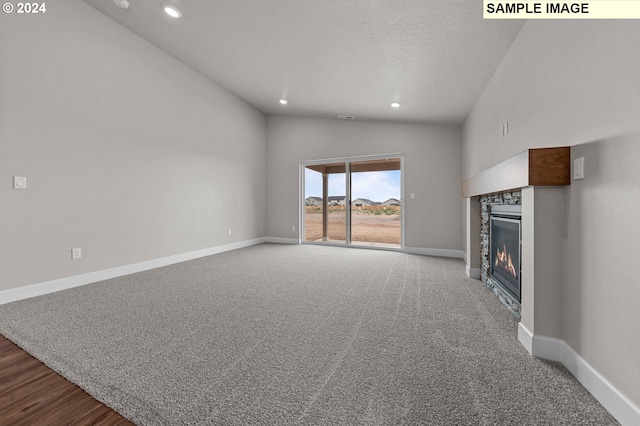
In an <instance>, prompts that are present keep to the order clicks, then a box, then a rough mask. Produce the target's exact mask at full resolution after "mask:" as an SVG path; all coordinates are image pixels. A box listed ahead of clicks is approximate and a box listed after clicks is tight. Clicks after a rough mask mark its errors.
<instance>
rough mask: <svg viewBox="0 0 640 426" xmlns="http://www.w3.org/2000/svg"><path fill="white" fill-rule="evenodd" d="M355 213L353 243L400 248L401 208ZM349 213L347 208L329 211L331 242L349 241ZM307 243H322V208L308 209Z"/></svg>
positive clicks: (365, 209)
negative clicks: (347, 234)
mask: <svg viewBox="0 0 640 426" xmlns="http://www.w3.org/2000/svg"><path fill="white" fill-rule="evenodd" d="M352 209H353V212H352V215H351V241H353V242H372V243H385V244H398V245H400V243H401V232H402V231H401V210H400V209H401V208H400V207H397V206H389V207H383V206H365V207H352ZM347 213H348V210H347V208H346V207H342V206H332V207H329V230H328V237H329V240H338V241H345V240H346V220H347V216H346V215H347ZM305 240H306V241H318V240H322V207H314V206H307V207H306V208H305Z"/></svg>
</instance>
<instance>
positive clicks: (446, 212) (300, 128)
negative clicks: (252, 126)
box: [267, 117, 462, 250]
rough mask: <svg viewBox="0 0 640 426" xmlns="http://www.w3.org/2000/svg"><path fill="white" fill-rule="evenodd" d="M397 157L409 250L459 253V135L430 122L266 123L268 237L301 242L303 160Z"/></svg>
mask: <svg viewBox="0 0 640 426" xmlns="http://www.w3.org/2000/svg"><path fill="white" fill-rule="evenodd" d="M397 152H402V153H404V154H405V163H404V168H405V175H404V176H405V185H404V190H405V200H404V204H405V206H406V210H405V221H406V223H405V230H406V237H405V238H406V239H405V246H406V247H416V248H428V249H446V250H462V243H461V241H462V230H461V229H460V223H461V222H462V215H461V213H460V173H461V169H460V164H461V161H460V129H459V128H458V127H450V126H437V125H427V124H401V123H387V122H371V121H357V120H356V121H346V120H344V121H343V120H338V119H322V118H302V117H269V120H268V164H269V171H268V175H269V180H268V188H269V197H268V199H269V201H268V210H267V217H268V228H267V232H268V235H269V236H270V237H278V238H298V232H297V228H298V214H299V210H300V207H299V206H300V204H299V203H300V201H299V185H298V181H299V166H300V162H301V161H305V160H319V159H327V158H336V157H349V156H360V155H373V154H386V153H397ZM411 192H415V193H416V198H415V199H414V200H411V199H409V194H410V193H411ZM293 225H295V226H296V232H292V231H291V227H292V226H293Z"/></svg>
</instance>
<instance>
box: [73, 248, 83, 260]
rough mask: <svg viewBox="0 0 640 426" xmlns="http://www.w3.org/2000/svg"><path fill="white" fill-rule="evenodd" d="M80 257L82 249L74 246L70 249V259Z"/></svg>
mask: <svg viewBox="0 0 640 426" xmlns="http://www.w3.org/2000/svg"><path fill="white" fill-rule="evenodd" d="M81 257H82V249H81V248H74V249H71V259H80V258H81Z"/></svg>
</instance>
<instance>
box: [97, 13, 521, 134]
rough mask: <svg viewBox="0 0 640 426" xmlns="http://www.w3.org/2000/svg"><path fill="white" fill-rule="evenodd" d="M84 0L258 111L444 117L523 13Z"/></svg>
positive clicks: (464, 98)
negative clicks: (514, 16) (171, 10)
mask: <svg viewBox="0 0 640 426" xmlns="http://www.w3.org/2000/svg"><path fill="white" fill-rule="evenodd" d="M84 1H85V3H87V4H89V5H91V6H92V7H94V8H95V9H97V10H99V11H101V12H102V13H104V14H105V15H107V16H109V17H110V18H112V19H114V20H115V21H117V22H119V23H120V24H122V25H124V26H125V27H127V28H129V29H130V30H131V31H133V32H135V33H137V34H138V35H140V36H141V37H142V38H144V39H146V40H148V41H149V42H151V43H153V44H154V45H156V46H158V47H159V48H161V49H162V50H164V51H165V52H167V53H169V54H170V55H172V56H174V57H175V58H177V59H179V60H180V61H182V62H183V63H185V64H186V65H188V66H190V67H191V68H193V69H195V70H196V71H198V72H200V73H201V74H203V75H205V76H207V77H208V78H210V79H211V80H213V81H215V82H217V83H218V84H220V85H221V86H223V87H225V88H226V89H227V90H229V91H231V92H232V93H234V94H236V95H237V96H239V97H240V98H242V99H244V100H245V101H247V102H248V103H250V104H252V105H253V106H255V107H256V108H258V109H260V110H261V111H263V112H265V113H267V114H287V115H289V114H290V115H306V116H319V117H336V116H337V115H353V116H355V117H356V119H370V120H396V121H419V122H439V123H448V124H461V123H462V122H463V121H464V119H465V118H466V117H467V115H468V114H469V112H470V110H471V108H472V107H473V105H474V103H475V102H476V100H477V99H478V97H479V96H480V94H481V93H482V90H483V89H484V87H485V85H486V84H487V82H488V81H489V79H490V78H491V76H492V75H493V73H494V71H495V69H496V68H497V66H498V65H499V63H500V61H501V60H502V58H503V57H504V55H505V53H506V52H507V50H508V49H509V47H510V46H511V43H512V42H513V40H514V39H515V37H516V36H517V34H518V32H519V31H520V29H521V28H522V25H523V22H524V21H518V20H483V19H482V2H481V1H479V0H129V3H130V7H129V9H127V10H124V9H121V8H119V7H117V6H116V5H115V4H114V3H113V1H112V0H84ZM162 4H173V5H176V6H177V7H178V8H179V9H180V11H181V12H182V14H183V16H182V18H181V19H178V20H176V19H171V18H169V17H168V16H166V15H165V14H164V12H163V10H162V7H161V6H162ZM281 97H286V98H287V99H288V100H289V104H288V105H286V106H282V105H280V104H279V102H278V100H279V99H280V98H281ZM393 101H398V102H401V103H402V106H401V108H399V109H393V108H391V107H390V104H391V102H393Z"/></svg>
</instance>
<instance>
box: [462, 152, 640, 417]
mask: <svg viewBox="0 0 640 426" xmlns="http://www.w3.org/2000/svg"><path fill="white" fill-rule="evenodd" d="M570 162H571V155H570V148H569V147H562V148H541V149H530V150H527V151H525V152H523V153H520V154H518V155H516V156H514V157H512V158H510V159H508V160H505V161H503V162H502V163H500V164H497V165H496V166H494V167H492V168H490V169H487V170H486V171H484V172H482V173H480V174H479V175H477V176H474V177H472V178H470V179H468V180H466V181H464V182H463V185H462V195H463V198H464V200H465V210H466V230H465V249H466V250H465V253H466V263H467V266H466V268H467V275H468V276H469V277H471V278H475V279H482V280H483V282H486V278H483V275H484V277H486V273H487V270H488V265H486V266H483V261H482V257H483V255H482V249H481V247H482V242H481V240H482V238H481V234H482V233H483V229H482V222H483V221H482V217H483V214H484V212H485V211H486V210H483V205H486V206H488V204H491V203H492V202H494V201H495V202H496V203H505V204H509V203H514V204H517V203H518V197H519V202H520V204H521V206H522V218H521V225H522V228H521V229H522V259H521V312H520V313H521V319H520V322H519V324H518V340H519V341H520V343H521V344H522V345H523V346H524V347H525V348H526V350H527V351H528V352H529V353H530V354H531V355H533V356H536V357H539V358H543V359H548V360H551V361H557V362H560V363H562V364H563V365H564V366H565V367H566V368H567V369H568V370H569V371H570V372H571V374H573V375H574V376H575V377H576V378H577V379H578V381H579V382H580V383H581V384H582V385H583V386H584V387H585V388H586V389H587V390H588V391H589V392H590V393H591V394H592V395H593V396H594V397H595V398H596V399H597V400H598V401H599V402H600V403H601V404H602V405H603V406H604V407H605V408H606V409H607V410H609V412H611V414H612V415H613V416H614V417H615V418H616V419H617V420H618V421H619V422H620V423H621V424H623V425H626V424H629V425H631V424H640V423H638V421H639V420H640V410H639V409H638V407H636V406H635V405H634V404H633V403H632V402H631V401H630V400H629V399H628V398H626V397H625V396H624V395H623V394H622V393H620V391H619V390H618V389H617V388H616V387H615V386H614V385H613V384H611V383H610V382H609V381H608V380H607V379H606V378H605V377H604V376H602V375H601V374H600V373H599V372H598V371H597V370H595V369H594V368H593V367H592V366H591V365H590V364H589V363H588V362H587V361H586V360H585V359H583V358H582V357H581V356H580V355H579V354H578V353H577V352H576V351H575V350H574V349H573V348H572V347H571V346H569V345H568V344H567V343H566V342H565V341H564V340H563V339H562V335H563V331H562V322H563V315H562V298H563V297H570V295H565V294H563V292H562V283H563V279H564V269H563V261H564V241H565V239H566V237H565V235H566V232H567V229H566V224H565V222H566V216H565V190H564V186H565V185H569V184H570V171H571V168H570ZM518 194H519V196H518ZM485 208H486V207H485ZM486 212H487V214H488V211H486ZM486 233H487V235H488V229H487V231H486ZM487 253H488V252H487ZM483 270H484V272H483Z"/></svg>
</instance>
